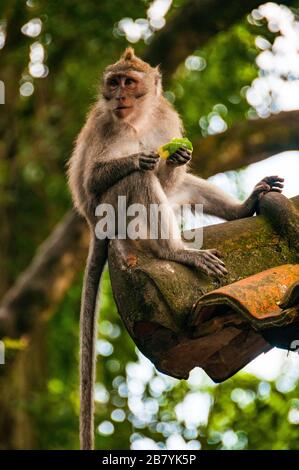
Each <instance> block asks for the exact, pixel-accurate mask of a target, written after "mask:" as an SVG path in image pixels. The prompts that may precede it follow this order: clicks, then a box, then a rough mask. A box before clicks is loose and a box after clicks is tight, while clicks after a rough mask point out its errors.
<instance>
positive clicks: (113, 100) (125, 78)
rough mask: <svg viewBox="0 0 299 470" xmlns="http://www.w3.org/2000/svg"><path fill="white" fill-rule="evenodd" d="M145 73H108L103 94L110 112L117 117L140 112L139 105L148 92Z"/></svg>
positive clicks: (121, 117)
mask: <svg viewBox="0 0 299 470" xmlns="http://www.w3.org/2000/svg"><path fill="white" fill-rule="evenodd" d="M144 75H145V74H143V73H141V72H135V71H128V72H119V73H112V74H109V75H108V76H107V77H106V78H105V82H104V89H103V96H104V98H105V99H106V101H107V104H108V106H109V108H110V109H111V111H112V113H113V114H114V116H116V118H118V119H121V120H123V119H126V118H128V117H129V116H130V117H132V116H133V115H134V112H135V114H136V115H138V114H139V112H140V107H141V105H142V104H143V103H144V101H145V97H146V95H147V94H148V92H149V84H148V83H147V82H148V80H146V77H145V76H144Z"/></svg>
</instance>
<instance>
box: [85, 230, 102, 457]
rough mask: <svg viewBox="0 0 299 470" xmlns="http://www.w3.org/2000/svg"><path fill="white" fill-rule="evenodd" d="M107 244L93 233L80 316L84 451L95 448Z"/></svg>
mask: <svg viewBox="0 0 299 470" xmlns="http://www.w3.org/2000/svg"><path fill="white" fill-rule="evenodd" d="M107 246H108V244H107V241H106V240H98V239H96V238H95V236H94V234H93V233H92V238H91V241H90V247H89V253H88V259H87V264H86V269H85V275H84V283H83V286H84V287H83V292H82V301H81V314H80V325H81V327H80V346H81V347H80V351H81V357H80V447H81V449H82V450H92V449H93V445H94V418H93V414H94V399H93V388H94V382H95V363H96V361H95V349H96V334H97V297H98V291H99V285H100V280H101V276H102V273H103V270H104V267H105V264H106V260H107Z"/></svg>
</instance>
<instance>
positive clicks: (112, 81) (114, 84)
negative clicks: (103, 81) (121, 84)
mask: <svg viewBox="0 0 299 470" xmlns="http://www.w3.org/2000/svg"><path fill="white" fill-rule="evenodd" d="M108 85H109V86H110V88H116V87H117V86H118V81H117V79H116V78H111V79H110V80H109V81H108Z"/></svg>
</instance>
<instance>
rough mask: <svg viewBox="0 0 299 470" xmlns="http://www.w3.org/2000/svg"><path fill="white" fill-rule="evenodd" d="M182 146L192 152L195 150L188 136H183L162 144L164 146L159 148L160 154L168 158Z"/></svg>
mask: <svg viewBox="0 0 299 470" xmlns="http://www.w3.org/2000/svg"><path fill="white" fill-rule="evenodd" d="M182 147H183V148H186V149H188V150H190V151H191V152H192V151H193V145H192V143H191V142H190V140H189V139H187V137H183V138H175V139H172V140H171V141H170V142H168V143H167V144H165V145H162V147H160V148H159V149H158V154H159V155H160V157H161V158H168V157H169V156H170V155H172V154H174V153H175V152H176V151H177V150H178V149H180V148H182Z"/></svg>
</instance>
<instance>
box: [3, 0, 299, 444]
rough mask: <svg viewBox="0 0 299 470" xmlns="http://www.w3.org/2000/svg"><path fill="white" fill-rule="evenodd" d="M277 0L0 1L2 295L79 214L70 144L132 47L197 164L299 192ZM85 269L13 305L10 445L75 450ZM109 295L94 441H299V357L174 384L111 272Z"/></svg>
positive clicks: (291, 37) (208, 171)
mask: <svg viewBox="0 0 299 470" xmlns="http://www.w3.org/2000/svg"><path fill="white" fill-rule="evenodd" d="M282 3H283V5H279V4H276V3H266V4H260V3H259V2H256V1H254V0H250V1H248V2H240V0H230V1H226V2H223V1H220V0H206V1H198V0H173V1H171V0H153V1H149V0H127V1H126V2H124V1H122V0H114V1H113V2H111V1H108V0H85V1H84V2H83V1H81V0H53V1H51V2H49V1H46V0H27V1H24V0H2V1H1V4H0V80H1V81H2V82H3V84H4V88H5V104H1V105H0V187H1V190H0V214H1V219H0V220H1V225H0V263H1V276H0V295H1V296H4V295H5V294H6V292H7V291H9V289H12V288H14V286H15V285H16V283H17V282H19V279H20V274H21V273H22V271H23V270H25V269H27V268H28V266H29V267H30V266H31V263H32V259H33V257H34V255H35V254H36V253H37V255H36V256H37V257H38V253H39V252H40V250H39V247H40V245H41V243H42V242H43V241H44V240H45V239H46V238H47V237H48V236H49V235H50V234H51V232H52V231H53V229H54V227H55V226H56V224H57V223H58V222H60V221H61V220H62V221H63V220H64V217H65V214H67V212H68V210H69V209H70V207H71V200H70V195H69V192H68V189H67V185H66V178H65V168H66V162H67V160H68V158H69V156H70V154H71V151H72V148H73V142H74V139H75V137H76V134H77V133H78V131H79V130H80V128H81V127H82V125H83V123H84V119H85V116H86V113H87V111H88V109H89V107H90V106H91V104H92V103H93V101H94V99H95V98H96V96H97V92H98V84H99V78H100V74H101V71H102V70H103V68H104V67H105V66H106V65H107V64H109V63H111V62H114V61H115V60H117V58H118V57H119V55H120V53H121V52H122V50H123V49H124V47H125V46H127V45H128V44H133V45H134V47H135V49H136V52H137V53H138V54H140V55H142V56H143V57H144V58H146V59H148V60H149V61H150V62H151V63H152V64H153V65H156V64H158V63H160V64H161V68H162V71H163V73H164V89H165V94H166V97H167V98H168V99H169V100H170V101H171V102H172V103H174V105H175V107H176V108H177V109H178V111H179V112H180V114H181V116H182V118H183V121H184V124H185V127H186V133H187V135H188V137H189V138H190V139H191V140H192V141H193V142H194V146H195V152H194V158H193V163H192V166H193V171H194V172H195V173H197V174H199V175H202V176H204V177H211V179H212V180H213V181H214V182H215V184H219V185H221V186H222V187H223V188H224V189H225V190H227V191H228V192H231V193H232V194H235V195H236V196H237V197H239V198H240V199H244V198H245V197H246V195H247V194H248V193H249V192H250V190H251V189H252V186H253V185H254V184H255V183H256V182H257V181H258V180H259V179H260V178H261V177H263V176H265V175H267V174H279V175H281V176H283V177H285V179H286V188H285V192H284V194H285V195H287V196H288V197H292V196H295V195H296V194H298V193H299V190H298V189H299V188H298V186H299V185H298V176H299V153H298V152H297V151H296V150H297V149H299V133H298V123H299V16H298V14H297V10H296V7H299V1H286V2H282ZM214 222H215V220H213V219H212V218H208V219H207V220H206V223H214ZM79 251H80V250H79V249H78V258H79V257H80V252H79ZM60 255H61V254H60ZM84 255H85V253H84ZM54 268H55V265H54ZM49 269H51V268H50V267H49ZM54 271H55V269H54ZM82 271H83V262H81V263H78V265H77V266H76V269H75V268H74V272H73V273H72V275H71V276H70V277H71V282H70V281H69V280H66V281H65V285H64V284H63V283H62V285H61V286H60V288H61V289H60V290H59V293H58V294H57V297H55V296H53V298H52V299H51V303H50V305H47V308H45V309H44V310H43V309H41V308H40V303H38V302H37V301H36V300H35V299H34V297H30V296H29V297H28V299H27V301H26V302H25V303H24V304H23V305H22V306H21V307H20V306H18V311H17V314H18V321H19V323H21V324H22V322H24V323H26V328H25V327H24V328H23V329H22V327H20V331H21V334H18V335H14V336H15V337H13V335H12V336H11V337H8V336H7V337H6V338H5V347H6V363H5V365H0V449H30V448H31V449H76V448H78V445H79V444H78V413H79V397H78V324H79V304H80V294H81V285H82ZM54 275H55V272H54ZM102 290H103V294H102V295H103V301H102V306H101V313H100V318H99V337H98V342H97V353H98V360H97V383H96V417H95V420H96V448H97V449H158V448H161V449H165V448H166V449H298V448H299V439H298V438H299V396H298V392H299V357H298V355H297V354H296V353H294V352H293V353H292V352H287V351H280V350H277V349H275V350H272V351H270V352H269V353H268V354H266V355H263V356H260V357H259V358H257V359H256V360H254V361H253V362H252V363H251V364H249V365H248V366H247V367H246V368H245V369H243V370H242V371H240V372H239V373H238V374H236V375H235V376H234V377H232V378H231V379H230V380H228V381H226V382H225V383H223V384H220V385H215V384H214V383H213V382H212V381H211V380H210V379H209V377H208V376H207V375H206V374H205V373H204V372H203V371H202V370H201V369H199V368H196V369H194V370H193V371H192V373H191V374H190V377H189V379H188V380H186V381H184V380H182V381H178V380H175V379H172V378H170V377H167V376H165V375H162V374H160V373H158V372H157V371H156V370H155V368H154V367H153V366H152V365H151V363H150V362H149V361H148V360H147V359H146V358H145V357H144V356H142V355H141V354H140V353H139V352H138V351H137V349H136V348H135V346H134V344H133V343H132V341H131V339H130V338H129V336H128V334H127V332H126V331H125V329H124V327H123V325H122V323H121V321H120V318H119V317H118V314H117V311H116V307H115V304H114V301H113V297H112V293H111V289H110V284H109V275H108V272H106V274H105V279H104V283H103V287H102ZM128 295H129V293H128ZM36 305H38V308H37V307H36ZM28 319H29V320H28Z"/></svg>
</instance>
